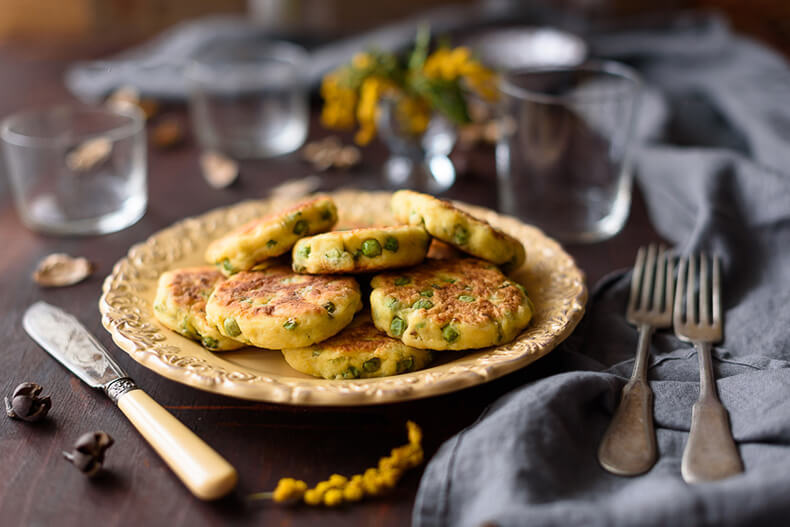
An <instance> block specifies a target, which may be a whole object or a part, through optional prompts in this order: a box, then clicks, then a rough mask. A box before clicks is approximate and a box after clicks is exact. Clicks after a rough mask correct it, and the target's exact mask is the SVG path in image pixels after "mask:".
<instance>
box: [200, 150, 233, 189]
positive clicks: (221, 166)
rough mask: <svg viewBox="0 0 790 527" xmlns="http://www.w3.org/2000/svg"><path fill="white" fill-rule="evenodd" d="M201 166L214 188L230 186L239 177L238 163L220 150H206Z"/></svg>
mask: <svg viewBox="0 0 790 527" xmlns="http://www.w3.org/2000/svg"><path fill="white" fill-rule="evenodd" d="M200 168H201V169H202V171H203V177H204V178H205V179H206V182H207V183H208V184H209V185H211V186H212V187H214V188H225V187H228V186H230V185H231V184H232V183H233V182H234V181H236V179H237V178H238V177H239V165H238V163H236V162H235V161H234V160H232V159H230V158H229V157H227V156H224V155H222V154H220V153H218V152H204V153H203V154H202V155H201V156H200Z"/></svg>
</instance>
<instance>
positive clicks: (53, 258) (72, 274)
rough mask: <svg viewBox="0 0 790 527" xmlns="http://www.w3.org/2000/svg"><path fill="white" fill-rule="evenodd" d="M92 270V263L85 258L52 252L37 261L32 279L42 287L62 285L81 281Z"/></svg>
mask: <svg viewBox="0 0 790 527" xmlns="http://www.w3.org/2000/svg"><path fill="white" fill-rule="evenodd" d="M92 272H93V264H91V263H90V262H89V261H88V260H87V259H85V258H74V257H73V256H69V255H68V254H64V253H54V254H50V255H49V256H47V257H46V258H44V259H43V260H41V261H40V262H39V263H38V266H37V267H36V270H35V271H33V280H35V281H36V283H37V284H39V285H42V286H44V287H64V286H67V285H74V284H76V283H77V282H81V281H82V280H84V279H86V278H87V277H88V276H90V275H91V273H92Z"/></svg>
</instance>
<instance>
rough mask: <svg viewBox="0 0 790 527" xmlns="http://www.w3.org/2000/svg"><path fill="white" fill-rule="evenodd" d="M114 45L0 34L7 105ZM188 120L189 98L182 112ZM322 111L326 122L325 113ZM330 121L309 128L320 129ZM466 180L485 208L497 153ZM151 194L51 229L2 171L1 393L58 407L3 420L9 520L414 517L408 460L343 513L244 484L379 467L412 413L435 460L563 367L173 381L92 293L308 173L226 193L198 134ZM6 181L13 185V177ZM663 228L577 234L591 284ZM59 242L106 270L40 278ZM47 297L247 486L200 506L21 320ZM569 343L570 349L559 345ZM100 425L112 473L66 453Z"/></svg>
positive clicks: (289, 170)
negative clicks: (203, 156)
mask: <svg viewBox="0 0 790 527" xmlns="http://www.w3.org/2000/svg"><path fill="white" fill-rule="evenodd" d="M111 51H114V50H113V49H112V48H108V47H101V46H82V47H75V48H73V49H72V48H68V49H54V48H52V47H37V48H30V47H25V48H21V47H13V46H5V47H0V79H2V82H0V116H5V115H7V114H9V113H11V112H13V111H15V110H17V109H20V108H23V107H33V106H41V105H44V104H50V103H55V102H63V101H68V100H70V96H69V95H68V94H67V93H66V91H65V89H64V88H63V85H62V81H61V79H62V72H63V69H64V67H65V66H66V64H68V63H69V62H71V61H72V60H75V59H82V58H89V57H90V56H100V55H103V54H106V53H108V52H111ZM173 112H174V113H175V115H177V116H179V117H180V118H182V119H183V120H184V122H185V123H186V115H185V113H184V112H183V110H182V109H175V110H173ZM314 124H315V123H314ZM324 133H325V132H324V131H322V130H320V129H319V127H317V126H313V128H312V135H313V136H314V137H315V136H319V135H322V134H324ZM384 155H385V152H384V150H383V149H382V147H380V146H375V145H374V146H372V147H370V148H368V149H366V150H365V151H364V162H363V166H362V167H361V168H360V169H359V170H358V171H356V172H353V173H351V174H345V175H343V174H339V175H335V174H327V175H325V176H323V177H324V183H323V186H324V187H326V188H334V187H337V186H340V185H347V184H349V183H353V182H355V181H356V182H359V183H360V184H363V185H365V186H371V185H375V182H376V181H377V180H376V178H377V176H376V174H377V170H378V167H379V166H380V163H381V161H382V160H383V159H384ZM455 160H456V161H457V163H458V166H459V167H460V169H461V181H460V182H459V183H458V184H457V185H456V186H455V187H454V188H453V189H452V190H451V191H450V192H448V193H447V196H448V197H450V198H456V199H461V200H464V201H468V202H470V203H476V204H479V205H484V206H488V207H495V206H496V197H495V194H496V191H495V184H496V183H495V177H494V161H493V151H492V150H491V149H490V148H489V149H485V148H483V149H481V150H478V151H476V152H474V153H473V154H469V155H463V156H456V157H455ZM148 168H149V171H148V173H149V176H148V179H149V196H150V201H149V206H148V211H147V213H146V215H145V217H144V218H143V219H142V220H141V221H139V222H138V223H137V224H136V225H134V226H132V227H130V228H128V229H126V230H124V231H122V232H119V233H116V234H112V235H107V236H101V237H85V238H53V237H46V236H41V235H38V234H35V233H32V232H30V231H29V230H27V229H26V228H24V227H23V226H22V225H21V223H20V221H19V219H18V217H17V215H16V212H15V210H14V208H13V207H12V204H11V199H10V196H9V191H8V187H7V184H0V245H1V246H2V249H1V250H2V253H0V254H1V255H2V256H0V336H1V337H2V340H0V342H2V344H0V357H1V358H2V361H1V362H0V395H5V394H9V393H10V392H11V390H13V388H14V387H15V386H16V385H17V384H18V383H20V382H23V381H32V382H37V383H39V384H41V385H42V386H44V387H45V393H46V394H49V395H51V396H52V401H53V408H52V411H51V412H50V414H49V418H48V419H47V420H46V421H44V422H41V423H37V424H34V425H31V424H26V423H23V422H19V421H12V420H10V419H6V418H5V417H4V416H2V417H0V524H2V525H4V526H14V525H37V526H38V525H42V526H43V525H59V526H72V525H74V526H76V525H94V524H101V525H141V526H142V525H145V526H148V525H165V524H166V525H172V526H189V527H197V526H203V525H224V524H229V523H233V524H243V525H253V524H254V525H264V524H265V525H305V524H309V523H311V522H315V523H318V524H320V525H347V524H359V525H391V526H402V525H408V524H409V521H410V515H411V508H412V505H413V502H414V497H415V494H416V492H417V487H418V484H419V480H420V475H421V470H420V469H418V470H414V471H412V472H411V473H409V474H408V475H407V476H406V477H405V478H404V479H403V480H402V481H401V483H400V484H399V486H398V487H397V488H396V489H395V491H394V492H393V493H392V494H390V495H388V496H386V497H384V498H381V499H375V500H370V501H365V502H362V503H359V504H355V505H353V506H350V507H346V508H341V509H338V510H324V509H310V508H307V507H299V508H293V509H291V508H282V507H279V506H276V505H274V504H272V503H268V502H255V503H249V502H245V500H244V496H245V495H247V494H249V493H252V492H256V491H261V490H270V489H272V488H273V487H274V485H275V484H276V482H277V480H278V479H279V478H280V477H283V476H293V477H298V478H302V479H304V480H306V481H307V482H308V483H315V482H317V481H319V480H321V479H323V478H325V477H327V476H329V475H330V474H332V473H335V472H339V473H343V474H351V473H356V472H358V471H361V470H364V469H365V468H366V467H368V466H371V465H373V464H375V463H376V462H377V460H378V458H379V457H380V456H381V455H384V454H386V453H387V452H388V451H389V449H390V448H392V447H393V446H396V445H399V444H401V443H403V442H404V441H405V427H404V424H405V421H406V420H407V419H412V420H414V421H416V422H417V423H419V424H420V425H422V427H423V429H424V432H425V441H424V446H425V450H426V456H427V458H430V457H431V456H432V455H433V454H434V453H435V452H436V450H437V449H438V448H439V446H440V445H441V443H442V442H444V441H445V440H446V439H448V438H449V437H451V436H452V435H454V434H455V433H457V432H458V431H459V430H461V429H462V428H464V427H465V426H467V425H469V424H471V423H472V422H473V421H474V420H475V419H476V418H477V417H478V415H479V414H480V413H481V411H482V410H483V409H484V408H485V407H486V406H487V405H489V404H490V403H492V402H493V401H495V400H496V399H497V398H499V397H500V396H501V395H503V394H505V393H507V392H508V391H510V390H512V389H514V388H516V387H518V386H520V385H522V384H524V383H526V382H529V381H531V380H534V379H538V378H541V377H544V376H546V375H550V374H552V373H554V372H557V371H559V370H561V368H562V364H561V360H560V359H559V358H558V357H556V356H554V355H553V354H550V355H548V356H547V357H545V358H544V359H541V360H540V361H538V362H537V363H535V364H533V365H531V366H529V367H528V368H525V369H524V370H522V371H520V372H516V373H513V374H511V375H508V376H506V377H504V378H502V379H499V380H496V381H493V382H490V383H488V384H486V385H482V386H479V387H475V388H471V389H467V390H464V391H462V392H458V393H454V394H450V395H445V396H441V397H435V398H432V399H426V400H422V401H416V402H409V403H402V404H391V405H385V406H377V407H366V408H358V409H349V408H336V409H332V408H327V409H316V408H300V407H286V406H279V405H273V404H263V403H255V402H248V401H241V400H235V399H230V398H226V397H222V396H219V395H214V394H211V393H207V392H202V391H199V390H196V389H193V388H190V387H187V386H182V385H180V384H177V383H175V382H172V381H169V380H167V379H164V378H162V377H160V376H158V375H157V374H155V373H153V372H151V371H149V370H147V369H145V368H143V367H142V366H140V365H138V364H137V363H135V362H134V361H133V360H131V359H130V358H129V357H128V356H127V355H126V354H124V353H123V352H121V351H120V350H118V349H117V348H116V347H115V346H114V345H113V343H112V341H111V340H110V337H109V335H108V334H107V332H106V331H105V330H104V329H103V328H102V326H101V323H100V320H99V312H98V308H97V301H98V299H99V295H100V290H101V283H102V279H103V278H104V276H105V275H106V274H108V273H109V272H110V269H111V267H112V265H113V263H114V262H115V261H116V260H118V259H119V258H121V257H122V256H123V255H124V254H125V253H126V251H127V250H128V248H129V247H130V246H131V245H132V244H134V243H136V242H139V241H141V240H144V239H145V238H146V237H148V236H149V235H151V234H152V233H154V232H156V231H157V230H159V229H161V228H163V227H165V226H167V225H169V224H171V223H173V222H175V221H176V220H179V219H181V218H183V217H185V216H189V215H194V214H199V213H202V212H205V211H207V210H209V209H212V208H214V207H219V206H223V205H228V204H231V203H234V202H236V201H239V200H242V199H246V198H254V197H261V196H265V195H266V193H267V192H268V190H269V189H270V188H271V187H272V186H274V185H276V184H278V183H280V182H283V181H285V180H287V179H289V178H295V177H304V176H306V175H308V174H310V172H311V171H310V169H309V167H308V166H306V165H304V164H302V163H301V162H300V160H299V158H298V156H296V155H291V156H286V157H283V158H280V159H276V160H271V161H260V162H250V163H244V164H243V166H242V169H243V172H242V177H241V179H240V181H239V182H237V184H236V185H234V186H232V187H231V188H229V189H227V190H213V189H211V188H210V187H209V186H208V185H207V184H206V183H205V182H204V181H203V179H202V178H201V176H200V173H199V171H198V161H197V149H196V148H195V146H194V142H192V141H191V139H190V140H188V141H187V143H186V144H185V145H184V146H183V147H181V148H178V149H175V150H172V151H166V152H164V151H159V150H156V149H150V151H149V162H148ZM4 187H5V188H4ZM656 239H658V237H657V235H656V233H655V232H654V231H653V229H652V227H651V226H650V224H649V221H648V219H647V216H646V212H645V207H644V204H643V202H642V201H641V198H640V196H639V195H638V194H637V195H636V196H635V201H634V205H633V210H632V213H631V218H630V219H629V222H628V224H627V226H626V228H625V229H624V231H623V232H622V233H621V234H619V235H618V236H617V237H615V238H613V239H612V240H609V241H607V242H605V243H600V244H597V245H590V246H579V247H569V248H568V250H569V251H570V252H571V254H573V255H574V257H576V259H577V261H578V263H579V265H580V266H581V268H582V269H583V270H584V271H585V272H586V274H587V277H588V280H589V283H590V284H593V283H595V282H596V281H597V280H598V279H599V278H600V277H601V276H603V275H604V274H605V273H607V272H609V271H612V270H615V269H618V268H623V267H627V266H628V265H630V264H631V263H632V261H633V258H634V254H635V252H636V248H637V246H639V245H641V244H644V243H647V242H649V241H653V240H656ZM53 252H66V253H70V254H73V255H81V256H85V257H87V258H89V259H90V260H91V261H93V262H94V263H95V264H96V266H97V271H96V273H95V274H94V275H93V276H92V277H91V278H89V279H88V280H86V281H85V282H83V283H81V284H78V285H76V286H73V287H69V288H63V289H42V288H39V287H38V286H37V285H36V284H35V283H33V282H32V280H31V278H30V274H31V271H32V270H33V268H34V267H35V265H36V263H37V262H38V261H39V260H40V259H41V258H43V257H44V256H46V255H47V254H50V253H53ZM36 300H45V301H47V302H50V303H53V304H55V305H58V306H61V307H63V308H65V309H67V310H68V311H70V312H72V313H73V314H74V315H76V316H77V317H78V318H79V319H80V320H81V321H82V322H83V323H84V324H85V325H86V326H87V327H88V329H89V330H91V331H92V332H93V333H94V334H95V335H96V336H97V337H98V339H99V340H100V341H101V342H102V343H103V344H104V345H105V346H106V347H107V348H108V349H110V350H111V351H112V352H113V355H114V356H115V358H116V359H117V360H118V362H120V364H121V365H122V366H123V367H124V368H126V369H127V370H128V372H129V374H130V375H131V376H132V377H133V378H134V379H136V381H137V382H138V384H140V385H141V386H143V387H144V388H145V389H146V390H147V391H148V393H149V394H150V395H151V396H152V397H153V398H154V399H156V400H157V401H159V402H160V403H161V404H162V405H164V406H165V407H166V408H168V409H169V410H170V411H171V412H172V413H173V414H174V415H175V416H176V417H178V418H179V419H180V420H181V421H183V422H184V423H185V424H186V425H187V426H188V427H189V428H191V429H192V430H194V431H195V432H196V433H197V434H198V435H199V436H201V437H202V438H203V439H205V440H206V441H207V442H208V443H209V444H210V445H212V446H213V447H215V448H216V449H217V450H218V451H219V452H220V453H221V454H222V455H224V456H225V457H226V458H227V459H228V460H229V461H230V462H231V463H232V464H233V465H235V466H236V468H237V469H238V471H239V475H240V481H239V485H238V488H237V490H236V491H235V492H234V493H233V494H232V495H231V496H229V497H227V498H225V499H223V500H221V501H218V502H215V503H203V502H200V501H198V500H197V499H195V498H194V497H193V496H192V495H191V494H189V492H188V491H187V490H186V489H185V488H184V487H183V486H182V485H181V483H180V482H179V481H178V480H177V479H176V478H175V476H174V475H173V474H172V473H171V472H170V471H169V469H168V468H167V467H166V466H165V465H164V463H163V462H162V461H161V460H160V459H159V458H158V457H157V455H156V454H155V453H154V452H153V451H152V450H151V448H150V447H149V446H148V445H147V444H146V443H145V442H144V441H143V440H142V439H141V437H140V436H139V435H138V434H137V432H136V431H135V430H134V429H133V428H132V427H131V425H130V424H129V423H128V422H127V421H126V420H125V419H124V418H123V417H122V415H121V414H120V412H119V411H118V410H117V409H116V408H114V407H113V405H112V403H111V402H110V401H109V400H108V399H107V398H106V397H105V396H104V395H103V394H102V393H99V392H96V391H93V390H91V389H90V388H88V387H87V386H85V385H84V384H82V383H81V382H80V381H79V380H78V379H77V378H75V377H74V376H72V375H71V374H70V373H69V372H68V371H66V370H65V369H64V368H63V367H61V366H60V365H59V364H57V363H56V362H55V361H54V360H53V359H51V358H50V357H49V356H48V355H47V354H46V353H45V352H44V351H42V350H41V349H40V348H39V347H38V346H37V345H36V344H35V343H34V342H32V341H31V340H30V339H29V338H28V337H27V335H26V334H25V333H24V331H23V329H22V326H21V317H22V313H23V311H24V309H25V308H26V307H27V306H29V305H30V304H31V303H32V302H34V301H36ZM558 355H559V354H558ZM91 430H104V431H106V432H108V433H109V434H110V435H112V436H113V437H114V438H115V440H116V444H115V445H114V446H113V447H112V448H111V450H110V451H109V453H108V458H107V462H106V468H107V469H108V470H107V471H106V472H105V473H104V474H103V476H101V477H99V478H97V479H95V480H88V479H86V478H85V477H83V475H82V474H80V473H79V472H78V471H77V470H76V469H75V468H74V467H73V466H71V465H70V464H69V463H67V462H66V461H65V460H64V459H63V458H62V455H61V451H62V450H66V449H69V448H70V447H71V445H72V443H73V441H74V440H75V439H76V438H77V437H78V436H79V435H80V434H82V433H84V432H86V431H91Z"/></svg>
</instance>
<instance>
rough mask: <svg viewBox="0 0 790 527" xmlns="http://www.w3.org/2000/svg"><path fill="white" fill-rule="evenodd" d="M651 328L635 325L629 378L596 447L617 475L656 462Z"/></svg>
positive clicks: (644, 468) (633, 473) (644, 469)
mask: <svg viewBox="0 0 790 527" xmlns="http://www.w3.org/2000/svg"><path fill="white" fill-rule="evenodd" d="M652 333H653V330H652V328H651V327H650V326H649V325H646V324H642V325H641V326H640V327H639V346H638V348H637V353H636V361H635V362H634V371H633V373H632V374H631V380H630V381H628V384H626V385H625V387H624V388H623V393H622V395H621V396H620V404H619V406H618V407H617V410H616V411H615V414H614V417H613V418H612V422H611V423H609V428H607V429H606V433H605V434H604V436H603V440H602V441H601V446H600V448H599V449H598V462H599V463H600V464H601V466H602V467H603V468H605V469H606V470H608V471H609V472H612V473H614V474H618V475H620V476H636V475H638V474H642V473H644V472H647V471H648V470H650V468H651V467H652V466H653V465H654V464H655V462H656V457H657V455H656V450H657V449H656V433H655V430H654V428H653V391H652V390H651V389H650V385H649V384H648V383H647V352H648V348H649V345H650V336H651V335H652Z"/></svg>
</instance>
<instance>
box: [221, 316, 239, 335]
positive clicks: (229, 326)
mask: <svg viewBox="0 0 790 527" xmlns="http://www.w3.org/2000/svg"><path fill="white" fill-rule="evenodd" d="M222 325H223V326H224V327H225V333H227V334H228V336H230V337H238V336H239V335H241V329H239V325H238V324H237V323H236V321H235V320H233V319H232V318H226V319H225V322H223V323H222Z"/></svg>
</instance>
